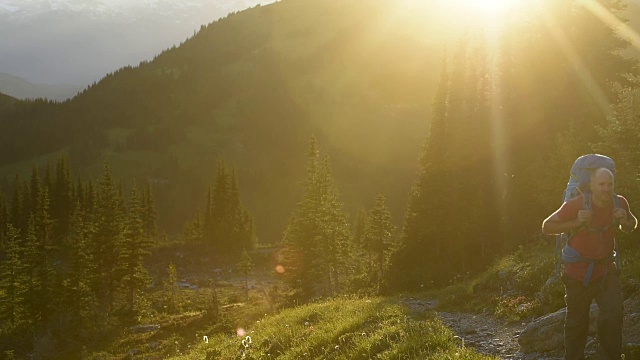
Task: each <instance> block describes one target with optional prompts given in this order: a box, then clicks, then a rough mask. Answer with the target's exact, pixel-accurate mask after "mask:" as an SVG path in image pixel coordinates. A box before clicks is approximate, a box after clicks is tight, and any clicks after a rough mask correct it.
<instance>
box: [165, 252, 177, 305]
mask: <svg viewBox="0 0 640 360" xmlns="http://www.w3.org/2000/svg"><path fill="white" fill-rule="evenodd" d="M167 272H168V274H167V279H166V280H165V282H164V288H163V289H164V297H165V302H166V304H167V305H166V308H167V311H168V312H169V313H170V314H174V313H176V312H178V311H180V303H179V300H178V271H177V270H176V266H175V265H174V264H173V263H170V264H169V267H168V270H167Z"/></svg>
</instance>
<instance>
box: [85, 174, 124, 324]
mask: <svg viewBox="0 0 640 360" xmlns="http://www.w3.org/2000/svg"><path fill="white" fill-rule="evenodd" d="M89 188H90V189H91V187H89ZM121 202H122V201H121V197H120V195H119V193H118V189H117V188H116V185H115V183H114V181H113V178H112V176H111V170H110V168H109V164H108V163H107V162H106V161H105V163H104V165H103V172H102V176H101V177H100V180H99V182H98V188H97V189H96V193H95V205H94V206H95V209H94V214H93V216H94V219H95V222H94V226H95V234H94V236H93V245H94V250H93V252H94V253H95V254H99V256H98V257H96V271H97V274H98V278H97V280H98V301H99V302H100V304H101V306H102V308H103V310H105V311H110V310H111V308H112V306H113V301H114V296H115V290H116V285H117V281H118V277H117V267H118V260H119V259H118V253H119V251H120V244H122V233H123V214H122V207H123V205H122V204H121Z"/></svg>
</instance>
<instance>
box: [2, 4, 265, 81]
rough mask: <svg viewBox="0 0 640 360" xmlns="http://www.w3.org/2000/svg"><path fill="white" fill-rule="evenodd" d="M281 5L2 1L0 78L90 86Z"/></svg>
mask: <svg viewBox="0 0 640 360" xmlns="http://www.w3.org/2000/svg"><path fill="white" fill-rule="evenodd" d="M271 2H273V0H0V73H7V74H10V75H14V76H18V77H21V78H23V79H25V80H27V81H29V82H32V83H39V84H73V85H79V86H82V87H86V86H87V85H89V84H91V83H92V82H94V81H98V80H100V79H101V78H102V77H104V76H105V75H106V74H107V73H110V72H113V71H115V70H117V69H119V68H121V67H123V66H126V65H137V64H139V63H140V62H141V61H144V60H151V59H153V57H154V56H155V55H157V54H159V53H160V52H162V50H164V49H167V48H170V47H172V46H173V45H179V44H180V42H182V41H184V40H185V39H187V38H188V37H190V36H192V35H193V34H194V31H196V30H197V29H199V28H200V26H201V25H202V24H208V23H210V22H212V21H214V20H216V19H218V18H220V17H223V16H225V15H227V14H228V13H229V12H232V11H239V10H244V9H246V8H249V7H253V6H255V5H256V4H263V5H265V4H268V3H271Z"/></svg>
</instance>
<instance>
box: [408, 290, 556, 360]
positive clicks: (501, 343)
mask: <svg viewBox="0 0 640 360" xmlns="http://www.w3.org/2000/svg"><path fill="white" fill-rule="evenodd" d="M403 303H404V305H405V306H407V308H409V309H410V310H411V311H412V312H424V311H433V310H435V308H436V305H437V301H435V300H430V301H428V300H420V299H411V298H409V299H406V300H404V301H403ZM437 315H438V318H439V319H440V320H441V321H442V322H443V323H444V324H445V325H446V326H447V327H449V328H450V329H451V330H452V331H453V332H454V333H455V334H456V337H457V338H458V339H460V344H461V346H462V345H463V344H464V346H468V347H472V348H474V349H475V350H476V351H477V352H479V353H481V354H486V355H492V356H497V357H499V358H501V359H511V360H532V359H545V360H556V359H561V357H560V356H559V355H553V354H551V355H541V354H523V353H521V352H520V346H519V345H518V335H519V334H520V333H521V332H522V330H523V329H524V327H525V324H522V323H516V324H510V323H507V322H505V321H503V320H500V319H496V318H495V317H493V316H490V315H486V314H469V313H460V312H453V313H450V312H442V311H438V312H437Z"/></svg>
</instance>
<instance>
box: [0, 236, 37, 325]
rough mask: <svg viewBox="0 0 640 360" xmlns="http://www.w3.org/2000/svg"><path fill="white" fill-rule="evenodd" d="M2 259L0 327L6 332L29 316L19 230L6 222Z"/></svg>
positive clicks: (0, 272) (0, 274) (25, 269)
mask: <svg viewBox="0 0 640 360" xmlns="http://www.w3.org/2000/svg"><path fill="white" fill-rule="evenodd" d="M4 254H5V256H4V260H3V261H2V262H0V290H2V291H0V320H1V321H0V323H1V324H2V325H0V329H4V330H5V331H7V332H8V333H11V331H12V330H13V329H15V328H17V327H20V326H21V325H24V323H25V322H27V321H28V319H30V318H31V314H30V313H29V309H28V308H27V306H26V302H27V299H26V296H28V286H29V284H28V283H27V280H28V279H27V278H26V271H27V270H28V269H27V268H26V266H27V264H25V262H24V254H23V249H22V247H21V243H20V232H19V230H18V229H16V228H15V227H13V225H11V224H8V228H7V238H6V245H5V252H4Z"/></svg>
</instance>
